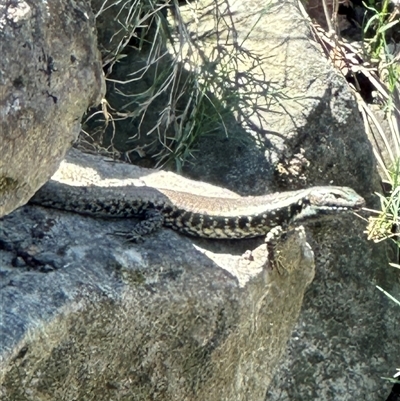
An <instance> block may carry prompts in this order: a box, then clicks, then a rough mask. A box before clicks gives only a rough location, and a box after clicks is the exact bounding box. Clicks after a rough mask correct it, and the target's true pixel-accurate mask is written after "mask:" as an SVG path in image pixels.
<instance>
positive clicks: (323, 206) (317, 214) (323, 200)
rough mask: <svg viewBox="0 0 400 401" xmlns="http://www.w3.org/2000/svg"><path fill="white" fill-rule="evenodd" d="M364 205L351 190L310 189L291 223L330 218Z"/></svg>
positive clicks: (337, 188)
mask: <svg viewBox="0 0 400 401" xmlns="http://www.w3.org/2000/svg"><path fill="white" fill-rule="evenodd" d="M364 205H365V201H364V199H363V198H362V197H361V196H360V195H358V194H357V193H356V192H355V191H353V190H352V189H351V188H347V187H314V188H310V192H309V193H308V195H307V197H306V199H305V200H304V201H303V202H302V207H301V210H300V211H299V212H298V214H297V215H296V216H295V217H294V218H293V222H303V221H304V222H309V221H315V220H319V219H325V218H330V217H334V216H335V215H337V214H340V213H343V212H352V211H356V210H360V209H361V208H362V207H363V206H364Z"/></svg>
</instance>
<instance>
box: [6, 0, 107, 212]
mask: <svg viewBox="0 0 400 401" xmlns="http://www.w3.org/2000/svg"><path fill="white" fill-rule="evenodd" d="M0 43H1V45H0V47H1V58H0V86H1V91H0V124H1V125H0V135H1V136H0V139H1V140H0V199H1V200H0V216H2V215H4V214H6V213H9V212H10V211H12V210H14V209H15V208H16V207H18V206H20V205H22V204H23V203H25V202H26V201H27V200H28V199H29V198H30V197H31V196H32V194H33V193H34V192H35V191H36V190H37V189H38V188H39V187H40V186H41V185H42V184H43V183H45V182H46V181H47V180H48V179H49V177H50V176H51V175H52V174H54V172H55V170H56V169H57V167H58V164H59V163H60V161H61V160H62V158H63V156H64V154H65V152H66V150H67V149H68V148H69V147H70V146H71V144H72V143H73V142H74V141H75V140H76V138H77V136H78V134H79V131H80V119H81V117H82V114H83V113H84V112H85V111H86V109H87V108H88V107H89V106H90V105H93V104H97V103H98V102H99V101H100V99H101V97H102V95H103V91H104V79H103V76H102V69H101V60H100V57H99V53H98V50H97V43H96V31H95V25H94V18H93V14H92V12H91V9H90V7H89V5H88V3H87V2H86V1H72V0H70V1H61V0H55V1H50V2H40V1H39V2H26V1H1V2H0Z"/></svg>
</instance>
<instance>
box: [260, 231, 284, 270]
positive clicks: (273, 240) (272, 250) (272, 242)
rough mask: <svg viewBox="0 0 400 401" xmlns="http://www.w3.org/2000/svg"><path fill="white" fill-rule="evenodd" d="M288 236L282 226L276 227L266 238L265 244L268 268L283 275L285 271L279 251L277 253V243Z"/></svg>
mask: <svg viewBox="0 0 400 401" xmlns="http://www.w3.org/2000/svg"><path fill="white" fill-rule="evenodd" d="M285 234H286V231H285V230H284V229H283V228H282V226H276V227H274V228H273V229H272V230H271V231H270V232H269V233H268V234H267V235H266V236H265V243H266V245H267V257H268V262H267V263H268V266H269V268H270V269H271V270H275V269H276V271H277V272H278V273H279V274H280V275H282V274H283V273H284V271H285V269H283V267H282V263H281V257H280V254H279V251H278V252H276V247H277V243H278V241H279V240H280V239H282V238H283V237H284V236H285Z"/></svg>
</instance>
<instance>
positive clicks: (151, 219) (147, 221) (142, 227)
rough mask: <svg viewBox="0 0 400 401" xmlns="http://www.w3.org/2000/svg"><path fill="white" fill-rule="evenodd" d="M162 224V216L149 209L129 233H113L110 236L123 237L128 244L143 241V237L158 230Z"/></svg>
mask: <svg viewBox="0 0 400 401" xmlns="http://www.w3.org/2000/svg"><path fill="white" fill-rule="evenodd" d="M163 223H164V215H163V214H162V212H161V211H160V210H158V209H153V208H149V209H147V210H146V211H145V212H144V219H143V220H141V221H139V222H138V223H137V224H135V225H134V227H133V228H132V230H131V231H115V232H113V233H112V234H113V235H118V236H121V237H124V238H125V239H126V241H128V242H140V241H143V239H144V238H143V237H145V236H146V235H149V234H152V233H153V232H156V231H157V230H159V229H160V228H161V227H162V225H163Z"/></svg>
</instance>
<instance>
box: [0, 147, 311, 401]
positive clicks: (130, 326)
mask: <svg viewBox="0 0 400 401" xmlns="http://www.w3.org/2000/svg"><path fill="white" fill-rule="evenodd" d="M85 160H86V166H87V169H86V177H85V173H83V171H82V169H83V170H84V161H85ZM91 162H93V163H91ZM74 164H75V165H77V167H76V171H75V172H73V165H74ZM139 171H140V170H138V169H136V168H134V167H132V166H128V165H124V164H114V163H112V162H110V161H101V160H100V159H99V158H96V157H94V156H88V155H85V156H82V155H80V154H79V153H76V152H75V153H74V152H72V153H71V156H70V158H69V161H66V162H63V164H62V165H61V168H60V170H59V173H58V174H57V176H64V178H65V177H66V176H70V177H75V178H76V177H77V175H76V174H77V173H79V175H80V174H81V175H82V176H83V177H84V178H82V181H81V183H84V182H85V178H86V182H88V181H90V180H92V181H96V180H106V181H107V180H111V181H112V180H118V177H119V178H120V179H121V180H122V181H123V180H124V173H129V172H130V173H131V174H129V176H130V177H136V178H135V179H136V180H139V181H142V180H147V179H150V178H149V177H150V174H146V173H149V171H146V170H144V171H143V174H142V176H140V174H137V175H136V173H139ZM153 173H154V172H153ZM154 174H155V175H157V174H158V173H154ZM163 174H164V173H161V175H163ZM127 176H128V174H126V176H125V178H126V177H127ZM170 176H171V174H168V177H170ZM175 178H178V177H177V176H175ZM97 182H98V181H97ZM103 182H104V181H103ZM164 183H167V180H164ZM195 185H199V186H201V184H198V183H197V184H195ZM205 192H208V186H205V187H204V188H203V193H205ZM132 224H133V222H132V221H131V220H123V219H119V220H111V221H110V220H101V219H92V218H89V217H83V216H79V215H76V214H73V213H67V212H61V211H57V210H50V209H45V208H42V207H39V206H31V205H27V206H24V207H22V208H20V209H19V210H17V211H15V212H14V213H12V214H11V215H8V216H6V217H5V218H3V220H2V222H1V226H0V260H1V263H0V279H1V285H0V302H1V305H2V308H1V310H0V335H1V338H2V341H1V348H0V350H1V351H0V358H1V359H0V361H1V362H0V372H1V376H0V398H1V399H2V400H5V401H15V400H17V399H19V400H32V401H33V400H38V399H40V400H47V399H48V400H55V399H57V400H66V401H67V400H68V401H70V400H72V399H79V400H107V401H108V400H110V399H119V400H130V399H133V398H134V399H135V400H148V399H154V400H177V401H178V400H179V401H180V400H204V399H207V400H216V401H217V400H218V401H221V400H226V401H228V400H232V399H235V400H243V401H244V400H248V399H252V400H263V398H264V395H265V391H266V388H267V384H268V382H269V381H270V380H271V377H272V372H273V370H274V367H275V366H276V364H277V362H278V360H279V357H280V355H281V354H282V353H283V352H284V349H285V345H286V341H287V339H288V338H289V335H290V332H291V330H292V328H293V325H294V324H295V322H296V320H297V317H298V314H299V312H300V307H301V303H302V298H303V294H304V292H305V288H306V287H307V285H308V284H309V283H310V282H311V280H312V278H313V275H314V264H313V253H312V251H311V249H310V247H309V246H308V245H307V244H306V238H305V233H304V230H302V229H298V230H296V231H294V232H292V233H291V234H290V235H288V237H287V238H286V239H285V240H284V241H282V242H281V243H280V244H279V245H278V249H277V250H278V251H279V252H280V254H281V255H282V261H283V264H282V265H283V266H284V269H283V270H282V271H281V274H279V273H278V272H277V271H276V270H273V271H271V270H270V269H269V268H268V264H267V259H266V245H265V244H263V243H262V241H261V243H260V241H238V242H236V243H229V242H227V243H225V244H224V243H223V242H224V241H205V240H204V241H199V242H197V243H194V242H193V241H192V240H191V239H190V238H186V237H183V236H180V235H178V234H176V233H175V232H173V231H171V230H167V229H162V230H160V231H159V232H157V233H155V234H154V235H151V236H149V237H148V238H146V239H145V241H144V242H143V243H141V244H129V243H124V241H123V239H121V238H120V237H116V236H113V235H109V234H110V233H112V232H113V231H115V230H121V231H127V230H129V227H130V226H131V225H132ZM216 242H217V244H215V243H216ZM246 249H247V250H252V251H251V252H247V254H246V256H242V254H243V253H244V252H245V251H246ZM210 389H212V391H210Z"/></svg>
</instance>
